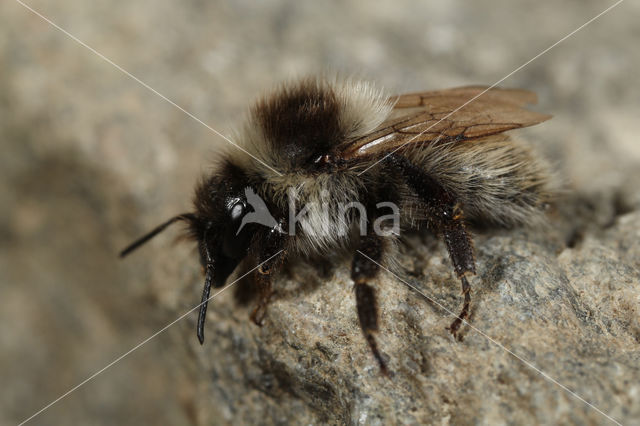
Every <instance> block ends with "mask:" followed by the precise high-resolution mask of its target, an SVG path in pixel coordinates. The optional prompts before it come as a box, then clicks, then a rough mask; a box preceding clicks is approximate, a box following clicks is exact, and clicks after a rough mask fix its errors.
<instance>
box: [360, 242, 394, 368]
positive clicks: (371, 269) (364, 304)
mask: <svg viewBox="0 0 640 426" xmlns="http://www.w3.org/2000/svg"><path fill="white" fill-rule="evenodd" d="M383 249H384V248H383V241H382V238H380V237H379V236H377V235H372V234H367V235H364V236H362V237H361V239H360V247H359V249H358V250H356V252H355V254H354V256H353V262H352V264H351V279H352V280H353V282H354V285H355V293H356V306H357V308H358V320H359V322H360V328H361V329H362V333H363V334H364V337H365V339H366V340H367V343H368V344H369V347H370V348H371V352H372V353H373V356H374V357H375V358H376V360H377V361H378V364H379V365H380V371H381V372H382V374H384V375H385V376H386V375H388V374H389V372H388V370H387V365H386V363H385V361H384V359H383V358H382V355H381V354H380V351H379V350H378V345H377V343H376V339H375V337H374V333H375V332H377V331H378V303H377V301H376V294H375V289H374V288H373V287H372V286H371V285H369V284H368V282H369V281H371V280H372V279H374V278H375V277H376V276H377V275H378V274H379V273H380V266H379V265H378V264H379V263H380V261H381V259H382V254H383Z"/></svg>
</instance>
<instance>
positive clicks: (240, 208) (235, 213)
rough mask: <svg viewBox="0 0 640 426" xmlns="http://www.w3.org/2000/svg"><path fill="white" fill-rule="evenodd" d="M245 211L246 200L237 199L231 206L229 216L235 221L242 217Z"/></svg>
mask: <svg viewBox="0 0 640 426" xmlns="http://www.w3.org/2000/svg"><path fill="white" fill-rule="evenodd" d="M245 212H246V206H245V205H244V202H242V201H237V202H236V203H235V204H234V205H233V206H231V209H229V217H230V218H231V220H232V221H233V222H237V221H239V220H240V219H242V216H244V214H245Z"/></svg>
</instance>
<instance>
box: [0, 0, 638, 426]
mask: <svg viewBox="0 0 640 426" xmlns="http://www.w3.org/2000/svg"><path fill="white" fill-rule="evenodd" d="M28 4H29V5H31V6H33V7H34V8H35V9H37V10H38V11H39V12H41V13H43V14H44V15H46V16H47V17H48V18H50V19H51V20H53V21H54V22H56V23H57V24H59V25H60V26H62V27H64V28H65V29H66V30H68V31H69V32H71V33H72V34H73V35H75V36H77V37H78V38H80V39H81V40H82V41H84V42H85V43H87V44H88V45H90V46H92V47H93V48H95V49H96V50H98V51H99V52H101V53H103V54H104V55H106V56H108V57H109V58H110V59H111V60H113V61H114V62H116V63H117V64H119V65H121V66H122V67H124V68H125V69H126V70H128V71H130V72H131V73H133V74H134V75H135V76H137V77H139V78H140V79H142V80H143V81H145V82H146V83H148V84H149V85H150V86H151V87H153V88H154V89H156V90H158V91H159V92H160V93H162V94H163V95H165V96H167V97H168V98H170V99H172V100H174V101H175V102H176V103H178V104H180V105H181V106H183V107H184V108H185V109H187V110H188V111H190V112H192V113H193V114H194V115H195V116H197V117H198V118H199V119H201V120H203V121H204V122H206V123H208V124H210V125H211V126H213V127H214V128H216V129H218V130H220V131H221V132H223V133H225V134H228V133H229V132H230V129H231V127H232V123H234V122H237V121H238V120H239V119H240V117H241V114H242V113H243V111H244V108H245V107H246V106H247V105H248V103H249V102H250V101H251V99H253V98H255V96H256V94H258V93H260V92H261V91H264V90H266V89H268V88H269V87H272V86H273V85H275V84H277V83H278V82H280V81H282V80H283V79H286V78H288V77H291V76H294V75H305V74H309V73H317V72H328V73H333V72H338V73H341V74H352V73H356V74H358V75H360V76H362V77H364V78H367V79H371V80H373V81H377V82H378V83H379V84H380V85H381V86H383V87H386V88H388V90H389V92H390V93H393V92H403V91H411V90H420V89H437V88H443V87H449V86H456V85H465V84H483V83H484V84H491V83H493V82H495V81H497V80H498V79H500V78H502V77H503V76H505V75H506V74H508V73H509V72H511V71H512V70H514V69H515V68H517V67H518V66H520V65H521V64H523V63H524V62H526V61H527V60H529V59H530V58H532V57H533V56H534V55H536V54H537V53H539V52H540V51H541V50H543V49H544V48H546V47H547V46H549V45H551V44H552V43H554V42H555V41H557V40H558V39H560V38H561V37H563V36H565V35H566V34H568V33H569V32H570V31H572V30H574V29H575V28H577V27H578V26H580V25H582V24H583V23H584V22H586V21H587V20H588V19H590V18H592V17H593V16H595V15H596V14H598V13H599V12H601V11H602V10H603V9H604V8H605V7H606V5H604V4H602V3H601V2H596V1H589V2H586V3H585V2H569V3H563V4H562V5H555V4H554V6H553V8H552V7H551V6H549V5H545V4H541V3H540V2H530V1H525V0H519V1H514V2H509V3H508V4H505V3H503V2H496V1H494V0H486V1H480V2H474V3H473V4H468V3H462V2H447V3H442V4H433V5H430V4H426V3H425V4H417V3H415V2H410V1H406V2H404V1H400V2H399V1H393V2H377V3H376V5H375V6H373V5H371V4H369V3H364V2H363V3H361V4H355V3H354V4H351V5H342V4H338V3H335V4H333V3H331V4H325V3H320V2H316V3H300V2H294V1H290V0H270V1H267V2H260V4H259V5H256V4H253V3H250V2H242V1H241V2H229V3H228V4H221V3H216V4H213V3H210V2H199V1H195V0H194V1H188V2H184V1H183V2H177V1H169V0H162V1H158V2H154V4H153V6H150V4H149V3H144V2H137V1H133V2H128V3H126V4H122V5H118V7H113V2H109V1H106V0H99V1H94V2H91V3H86V2H81V1H79V0H66V1H64V2H60V1H57V2H52V1H49V0H34V1H32V2H29V3H28ZM638 12H640V10H639V6H638V3H634V2H623V3H622V4H620V5H619V6H618V7H617V8H615V9H614V10H612V11H611V12H610V13H608V14H607V15H605V16H603V17H602V18H601V19H599V20H597V21H595V22H594V23H592V24H590V25H589V26H587V27H586V28H584V29H583V30H582V31H580V32H578V33H577V34H575V35H574V36H572V37H571V38H569V39H567V40H566V41H565V42H563V43H562V44H560V45H558V46H557V47H555V48H554V49H553V50H551V51H550V52H548V53H547V54H545V55H544V56H542V57H540V58H539V59H537V60H536V61H534V62H532V63H531V64H529V65H527V66H526V67H525V68H523V69H522V70H521V71H519V72H518V73H516V74H514V75H513V76H512V77H510V78H509V79H508V80H505V81H504V82H503V83H502V85H504V86H511V87H523V88H527V89H531V90H534V91H536V92H538V93H539V95H540V105H539V106H538V107H537V108H538V109H539V110H540V111H543V112H547V113H551V114H553V115H554V119H553V120H551V121H550V122H547V123H544V124H542V125H540V126H537V127H535V128H532V129H528V130H527V131H524V132H522V134H523V135H524V136H526V137H527V138H528V139H529V140H531V141H532V143H533V144H534V145H535V146H536V148H537V149H538V150H539V151H540V152H541V153H542V154H543V155H545V156H546V157H547V158H549V159H550V160H551V161H552V162H553V163H554V168H555V169H556V170H557V171H558V174H559V177H560V178H561V179H562V180H563V181H564V188H565V189H564V192H563V193H562V194H560V197H559V199H558V202H557V203H556V205H555V206H554V208H553V209H552V210H551V211H550V212H549V226H548V227H547V228H544V229H515V230H502V229H484V228H482V229H475V230H474V234H475V242H476V251H477V263H478V275H477V277H475V278H474V279H473V281H472V286H473V288H474V292H473V301H474V303H473V311H472V319H471V322H472V325H473V327H474V328H469V327H465V328H464V340H463V341H462V342H456V341H454V340H453V339H452V338H451V336H450V335H449V334H448V333H447V331H446V330H445V327H446V326H447V325H448V324H449V323H450V322H451V320H452V315H451V314H450V311H453V312H458V309H459V308H460V303H461V297H460V295H459V292H460V290H459V284H458V282H457V280H456V279H455V278H454V277H453V274H452V272H451V265H450V262H449V259H448V256H447V255H446V252H445V249H444V246H443V244H442V243H441V242H439V241H437V240H436V239H435V238H434V237H433V236H431V235H429V234H425V235H411V236H407V238H406V244H404V245H403V247H402V249H401V255H400V256H399V257H398V259H397V260H398V262H399V263H400V265H401V266H402V273H401V274H400V277H394V276H393V275H391V274H385V275H384V276H383V277H382V278H381V279H380V280H379V281H378V282H377V283H376V286H377V288H378V294H379V297H380V310H381V332H380V334H379V336H378V339H379V344H380V347H381V349H382V352H383V354H384V356H385V358H386V359H387V360H388V363H389V366H390V368H391V370H392V371H393V373H394V374H393V377H392V378H390V379H387V378H385V377H382V376H380V374H379V372H378V369H377V365H376V363H375V361H374V360H373V358H372V356H371V354H370V353H369V351H368V348H367V346H366V343H365V342H364V339H363V338H362V336H361V333H360V330H359V328H358V324H357V316H356V311H355V302H354V297H353V292H352V289H351V283H350V280H349V273H348V271H349V268H348V267H349V259H348V258H346V257H340V256H336V257H334V258H333V259H330V262H329V264H331V265H333V267H332V268H328V269H327V268H320V267H319V266H318V265H315V264H304V263H297V264H292V265H291V267H290V268H289V270H288V272H287V273H286V274H283V275H282V276H281V277H280V278H279V280H278V282H277V285H276V288H277V295H276V296H275V298H274V301H273V303H272V305H271V306H270V307H269V311H268V315H267V317H266V321H265V325H264V326H263V327H256V326H255V325H253V324H252V323H251V322H250V321H249V320H248V316H249V312H250V311H251V309H252V303H253V302H252V300H250V299H251V298H250V294H251V291H250V288H249V287H248V285H247V283H245V282H239V283H237V284H234V286H233V287H231V288H230V289H228V290H225V291H224V292H223V293H221V294H220V295H219V296H217V297H216V299H215V300H214V301H213V302H212V303H211V305H210V308H209V317H208V323H207V330H206V342H205V345H204V346H202V347H201V346H200V345H199V344H198V343H197V340H196V338H195V314H191V315H187V316H186V317H185V319H183V320H182V321H179V322H177V323H176V324H175V325H173V326H171V327H169V328H168V329H167V331H165V332H163V333H162V334H160V335H158V336H157V337H155V338H153V339H152V340H150V341H149V342H148V343H146V344H145V345H143V346H141V347H140V348H139V349H137V350H136V351H134V352H133V353H131V354H130V355H128V356H127V357H125V358H124V359H123V360H122V361H119V362H118V363H117V364H115V365H113V366H112V367H110V368H109V369H107V370H106V371H104V372H103V373H101V374H100V375H98V376H97V377H96V378H95V379H93V380H92V381H90V382H88V383H87V384H86V385H84V386H82V387H80V388H79V389H78V390H77V391H75V392H73V393H71V394H70V395H69V396H68V397H66V398H64V399H62V400H61V401H59V402H58V403H56V404H55V405H53V406H52V407H51V408H49V409H48V410H46V411H44V412H42V413H41V414H40V415H39V416H38V417H36V418H34V419H33V423H34V424H69V423H74V424H86V423H91V424H114V423H115V424H140V423H143V424H154V423H156V424H157V423H164V424H167V423H169V424H242V423H258V424H284V423H287V424H288V423H300V424H302V423H305V424H310V423H311V424H317V423H347V424H391V423H406V424H412V423H413V424H422V423H430V424H539V423H545V424H559V423H562V424H566V423H572V424H607V423H611V422H612V420H611V419H609V418H608V417H607V416H610V417H611V418H612V419H615V420H616V421H619V422H620V423H623V424H640V408H639V407H640V385H639V384H638V383H640V320H639V318H640V312H639V311H640V238H639V237H640V190H639V189H638V188H639V185H640V167H639V166H640V145H639V144H638V137H637V135H638V134H640V125H639V124H638V120H637V117H638V116H639V114H640V103H639V101H638V99H640V86H639V85H638V82H637V81H636V75H637V69H638V67H640V51H638V49H637V47H636V46H637V44H638V41H639V39H640V34H639V33H638V31H637V24H636V19H635V17H636V16H637V15H638ZM0 62H1V63H2V68H1V70H0V75H1V76H2V78H0V144H1V145H0V146H1V148H2V152H3V155H2V156H0V176H1V179H0V236H1V238H0V294H2V297H0V345H1V346H0V347H1V350H0V377H2V381H3V384H4V389H5V392H3V393H2V395H1V396H0V423H1V424H5V423H6V424H11V423H16V422H19V421H21V420H24V419H26V418H28V417H29V416H31V415H32V414H34V413H36V412H37V411H38V410H39V409H40V408H42V407H43V406H45V405H46V404H48V403H49V402H51V401H53V400H54V399H56V398H57V397H58V396H60V395H61V394H63V393H64V392H66V391H67V390H69V389H70V388H72V387H73V386H75V385H76V384H78V383H80V382H81V381H82V380H84V379H85V378H87V377H88V376H90V375H91V374H93V373H94V372H96V371H98V370H99V369H101V368H102V367H104V366H105V365H107V364H108V363H109V362H111V361H112V360H114V359H115V358H117V357H118V356H119V355H121V354H123V353H125V352H126V351H128V350H129V349H131V348H132V347H134V346H135V345H136V344H138V343H139V342H141V341H143V340H144V339H145V338H147V337H148V336H150V335H152V334H153V333H155V332H156V331H157V330H159V329H161V328H162V327H164V326H165V325H167V324H169V323H170V322H171V321H173V320H174V319H175V318H177V317H178V316H179V315H181V314H183V313H185V312H187V311H188V310H189V309H190V308H191V307H193V306H194V305H195V304H196V303H197V302H198V301H199V297H200V291H201V285H202V277H201V275H200V270H199V265H198V262H197V258H196V256H195V255H194V252H193V249H192V247H191V246H189V245H188V244H173V242H174V239H175V237H176V236H177V235H179V232H178V231H177V230H172V231H168V232H167V235H163V236H162V237H159V238H158V239H157V241H154V242H153V243H151V244H150V245H149V246H147V247H145V249H144V250H142V251H140V252H137V253H136V254H135V255H134V256H132V257H131V258H128V259H127V260H126V261H125V262H120V261H118V259H117V258H116V254H117V252H118V250H119V249H120V248H122V247H123V246H124V245H125V244H126V243H127V242H128V241H129V240H130V239H131V238H132V237H134V236H137V235H139V234H140V233H141V232H143V231H145V230H146V229H148V228H149V227H150V226H153V225H155V224H156V223H159V222H160V221H162V220H163V219H165V218H167V217H169V216H170V215H173V214H175V213H179V212H182V211H184V210H187V209H188V208H189V200H190V197H191V191H192V187H193V184H194V183H195V181H196V179H197V178H198V177H199V175H200V174H201V173H203V172H206V171H207V170H208V168H209V165H210V160H213V159H215V156H216V151H217V150H219V149H227V148H228V147H227V146H226V145H225V143H224V141H222V140H221V139H220V138H219V137H217V136H215V135H214V134H213V133H212V132H211V131H210V130H208V129H207V128H206V127H204V126H202V125H201V124H200V123H198V122H196V121H194V120H192V119H191V118H189V117H188V116H186V115H185V114H184V113H183V112H181V111H179V110H177V109H175V108H174V107H173V106H171V105H170V104H168V103H167V102H166V101H164V100H162V99H161V98H160V97H158V96H157V95H156V94H154V93H152V92H150V91H148V90H146V89H145V88H144V87H142V86H140V85H139V84H138V83H136V82H135V81H133V80H131V79H130V78H128V77H127V76H125V75H124V74H122V73H121V72H120V71H118V70H116V69H115V68H114V67H113V66H111V65H109V64H108V63H106V62H105V61H103V60H101V59H100V58H98V57H97V56H95V55H94V54H93V53H91V52H90V51H88V50H87V49H85V48H84V47H81V46H79V45H78V44H76V43H75V42H74V41H73V40H71V39H70V38H69V37H67V36H65V35H64V34H62V33H61V32H59V31H57V30H56V29H54V28H52V27H51V26H50V25H49V24H47V23H45V22H44V21H43V20H42V19H41V18H39V17H37V16H35V15H34V14H32V13H31V12H30V11H28V10H27V9H25V8H24V7H23V6H21V5H20V4H19V3H17V2H3V3H2V4H0ZM403 281H405V282H406V283H408V284H411V285H412V286H415V287H416V288H417V289H418V290H419V291H420V292H422V293H424V296H423V295H421V294H419V293H418V292H417V291H415V290H412V289H410V288H409V287H408V286H407V284H405V283H403ZM532 367H535V368H537V369H538V370H540V371H536V370H535V369H533V368H532ZM571 392H574V393H575V395H574V394H572V393H571ZM580 398H582V399H583V400H581V399H580ZM585 401H586V402H588V403H589V404H592V405H588V404H587V403H585Z"/></svg>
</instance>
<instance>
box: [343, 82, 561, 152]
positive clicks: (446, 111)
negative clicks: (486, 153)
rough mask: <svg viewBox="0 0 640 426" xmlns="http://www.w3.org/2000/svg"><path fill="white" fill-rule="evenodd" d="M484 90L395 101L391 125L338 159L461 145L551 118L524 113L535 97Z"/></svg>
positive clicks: (347, 144) (466, 89)
mask: <svg viewBox="0 0 640 426" xmlns="http://www.w3.org/2000/svg"><path fill="white" fill-rule="evenodd" d="M484 90H486V87H480V86H470V87H459V88H454V89H445V90H437V91H433V92H420V93H409V94H405V95H399V96H393V97H391V98H389V101H390V102H393V103H394V109H393V112H392V114H391V115H390V117H389V119H387V120H386V121H385V122H384V123H382V124H381V125H380V126H379V127H378V128H377V129H376V130H374V131H373V132H371V133H369V134H367V135H365V136H362V137H359V138H356V139H353V140H350V141H347V142H345V143H343V144H341V145H338V146H337V147H336V155H338V156H340V157H342V158H345V159H350V158H356V157H365V156H366V157H368V156H372V155H374V156H375V155H384V154H385V153H388V152H391V151H394V150H397V149H408V148H415V147H418V146H419V145H420V144H428V143H446V142H460V143H462V142H464V141H469V140H476V139H480V138H484V137H486V136H491V135H495V134H498V133H502V132H506V131H508V130H513V129H519V128H522V127H528V126H533V125H534V124H538V123H540V122H543V121H545V120H548V119H549V118H551V116H550V115H546V114H540V113H537V112H533V111H529V110H527V109H525V108H523V106H524V105H526V104H533V103H535V102H536V100H537V98H536V95H535V93H533V92H529V91H526V90H519V89H497V88H493V89H490V90H488V91H487V92H486V93H483V94H482V95H480V94H481V93H482V92H483V91H484ZM478 95H480V96H478ZM476 96H478V97H477V98H476V99H474V97H476Z"/></svg>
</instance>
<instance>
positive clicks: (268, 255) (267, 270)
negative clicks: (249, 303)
mask: <svg viewBox="0 0 640 426" xmlns="http://www.w3.org/2000/svg"><path fill="white" fill-rule="evenodd" d="M283 242H284V240H283V238H282V236H281V235H279V234H277V233H276V232H273V230H271V231H269V233H268V234H267V235H266V236H265V237H264V238H262V239H261V241H260V244H258V247H260V249H259V254H258V256H257V257H258V259H259V260H260V261H261V262H263V263H262V264H261V265H260V267H259V268H258V270H257V271H256V274H255V276H256V284H257V287H258V293H259V294H258V304H257V305H256V307H255V308H254V309H253V311H252V312H251V316H250V318H251V321H253V322H254V323H255V324H256V325H262V323H263V320H264V316H265V314H266V313H267V305H268V304H269V300H270V299H271V295H272V294H273V290H272V280H273V276H274V275H275V274H276V272H277V271H278V270H279V269H280V267H281V266H282V263H283V261H284V258H285V256H284V255H285V251H284V250H283V249H282V247H283ZM274 253H278V254H277V255H275V256H274ZM263 259H268V260H267V261H264V260H263Z"/></svg>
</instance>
